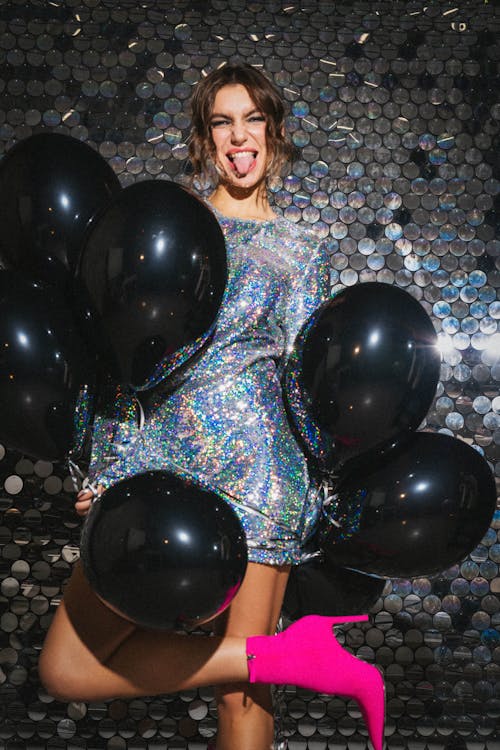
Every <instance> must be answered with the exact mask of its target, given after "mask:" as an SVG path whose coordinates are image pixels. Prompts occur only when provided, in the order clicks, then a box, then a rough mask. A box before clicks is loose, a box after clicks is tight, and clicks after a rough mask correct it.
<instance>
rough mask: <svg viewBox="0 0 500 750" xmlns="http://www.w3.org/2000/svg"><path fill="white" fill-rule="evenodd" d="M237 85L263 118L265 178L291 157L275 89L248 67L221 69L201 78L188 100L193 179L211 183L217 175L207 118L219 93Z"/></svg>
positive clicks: (264, 78) (283, 116) (208, 119)
mask: <svg viewBox="0 0 500 750" xmlns="http://www.w3.org/2000/svg"><path fill="white" fill-rule="evenodd" d="M238 83H239V84H241V85H242V86H244V87H245V88H246V90H247V91H248V94H249V96H250V98H251V99H252V101H253V102H254V104H255V105H256V107H257V108H258V109H259V110H260V111H261V112H262V113H263V114H264V115H266V134H267V147H268V149H269V152H270V154H271V158H270V159H269V163H268V165H267V170H266V174H267V176H268V177H275V176H278V175H279V174H280V172H281V169H282V167H283V166H284V164H285V163H286V162H287V161H289V160H290V159H291V158H292V156H293V153H294V146H293V144H292V142H291V141H290V139H289V136H288V135H287V133H286V131H285V107H284V104H283V100H282V98H281V96H280V94H279V92H278V89H277V88H276V87H275V86H274V84H273V83H271V81H270V80H269V79H268V78H267V77H266V76H265V75H264V74H263V73H261V72H260V70H257V69H256V68H253V67H252V66H251V65H247V64H245V63H242V64H238V65H224V66H223V67H221V68H217V70H214V71H212V72H211V73H209V74H208V75H207V76H206V78H202V79H201V80H200V81H199V82H198V83H197V85H196V87H195V89H194V92H193V95H192V97H191V122H192V126H191V133H190V137H189V157H190V160H191V164H192V167H193V172H194V176H195V177H202V178H204V179H207V178H208V179H209V180H211V181H213V179H214V177H215V175H216V174H217V173H216V169H215V165H214V159H213V155H214V146H213V141H212V134H211V131H210V118H211V116H212V111H213V106H214V101H215V97H216V95H217V92H218V91H219V89H221V88H222V87H223V86H227V85H233V84H238Z"/></svg>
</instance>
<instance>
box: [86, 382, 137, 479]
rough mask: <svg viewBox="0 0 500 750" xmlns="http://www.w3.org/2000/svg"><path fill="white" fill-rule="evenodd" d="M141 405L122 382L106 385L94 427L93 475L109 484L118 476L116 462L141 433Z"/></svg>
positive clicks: (91, 458)
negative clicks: (116, 384)
mask: <svg viewBox="0 0 500 750" xmlns="http://www.w3.org/2000/svg"><path fill="white" fill-rule="evenodd" d="M138 412H139V405H138V402H137V399H136V398H135V397H134V395H133V394H132V393H131V392H130V391H128V390H127V389H124V388H122V387H120V386H115V385H113V386H110V385H108V386H106V387H105V388H104V389H103V393H102V394H101V397H100V406H99V408H98V411H97V415H96V417H95V420H94V427H93V431H92V450H91V456H90V466H89V479H90V481H91V482H93V483H94V484H96V485H98V484H102V485H103V486H104V487H108V486H109V485H110V484H112V482H113V481H114V480H115V475H116V465H117V464H119V463H121V460H122V459H123V457H124V456H125V455H126V454H127V452H128V451H129V450H130V448H131V446H132V444H133V443H134V441H135V439H136V438H137V435H138V433H139V414H138Z"/></svg>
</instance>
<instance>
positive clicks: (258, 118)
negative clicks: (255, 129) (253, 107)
mask: <svg viewBox="0 0 500 750" xmlns="http://www.w3.org/2000/svg"><path fill="white" fill-rule="evenodd" d="M265 121H266V118H265V116H264V115H252V116H251V117H249V118H248V122H265Z"/></svg>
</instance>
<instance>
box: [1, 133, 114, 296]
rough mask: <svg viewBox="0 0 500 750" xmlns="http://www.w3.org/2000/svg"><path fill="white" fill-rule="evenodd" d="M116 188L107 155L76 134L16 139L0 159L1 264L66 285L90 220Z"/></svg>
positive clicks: (40, 278) (36, 278)
mask: <svg viewBox="0 0 500 750" xmlns="http://www.w3.org/2000/svg"><path fill="white" fill-rule="evenodd" d="M120 190H121V188H120V183H119V180H118V178H117V177H116V175H115V173H114V172H113V170H112V169H111V167H110V166H109V164H108V163H107V162H106V160H105V159H103V158H102V156H101V155H100V154H99V153H97V151H95V150H94V149H93V148H91V147H90V146H89V145H87V144H86V143H83V142H82V141H78V140H77V139H76V138H71V137H70V136H68V135H64V134H63V133H48V132H47V133H37V134H35V135H32V136H30V137H29V138H25V139H24V140H22V141H19V142H18V143H17V144H16V145H15V146H13V147H12V148H11V149H10V150H9V151H8V153H7V154H6V156H5V157H4V158H3V159H2V161H1V163H0V226H1V227H2V232H1V233H0V266H3V267H4V268H10V269H14V270H17V271H20V272H22V273H23V274H24V275H25V276H27V277H30V278H32V279H35V280H41V281H46V282H48V283H51V284H56V285H59V286H60V285H67V284H68V283H69V281H70V279H71V277H72V276H73V273H74V271H75V269H76V266H77V263H78V259H79V256H80V251H81V248H82V244H83V240H84V236H85V233H86V231H87V229H88V226H89V224H90V222H91V221H92V220H93V219H94V218H95V217H96V215H97V214H98V213H99V212H100V211H101V210H102V209H103V208H104V207H105V206H106V205H107V204H108V203H109V201H110V200H111V198H112V197H113V196H114V195H117V193H119V191H120Z"/></svg>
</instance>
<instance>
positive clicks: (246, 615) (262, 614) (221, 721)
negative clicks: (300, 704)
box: [216, 563, 290, 750]
mask: <svg viewBox="0 0 500 750" xmlns="http://www.w3.org/2000/svg"><path fill="white" fill-rule="evenodd" d="M289 571H290V566H281V567H278V566H270V565H260V564H257V563H249V564H248V567H247V573H246V576H245V579H244V581H243V583H242V585H241V588H240V590H239V591H238V593H237V595H236V596H235V598H234V599H233V601H232V602H231V605H230V607H229V608H228V610H227V611H226V613H224V615H223V616H222V618H221V619H220V623H218V624H217V632H219V633H221V634H223V635H224V637H225V638H234V637H236V638H243V639H244V640H246V638H247V637H248V636H250V635H253V634H256V633H258V634H261V635H272V634H273V633H274V632H275V631H276V626H277V622H278V619H279V616H280V612H281V605H282V602H283V596H284V592H285V588H286V584H287V580H288V575H289ZM216 697H217V705H218V733H217V750H234V748H238V750H270V748H271V746H272V742H273V736H274V711H273V704H272V699H271V689H270V687H269V686H268V685H251V684H250V683H248V682H247V678H246V677H245V680H244V681H243V682H239V683H235V682H231V683H230V684H223V685H220V684H219V685H218V686H217V687H216Z"/></svg>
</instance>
